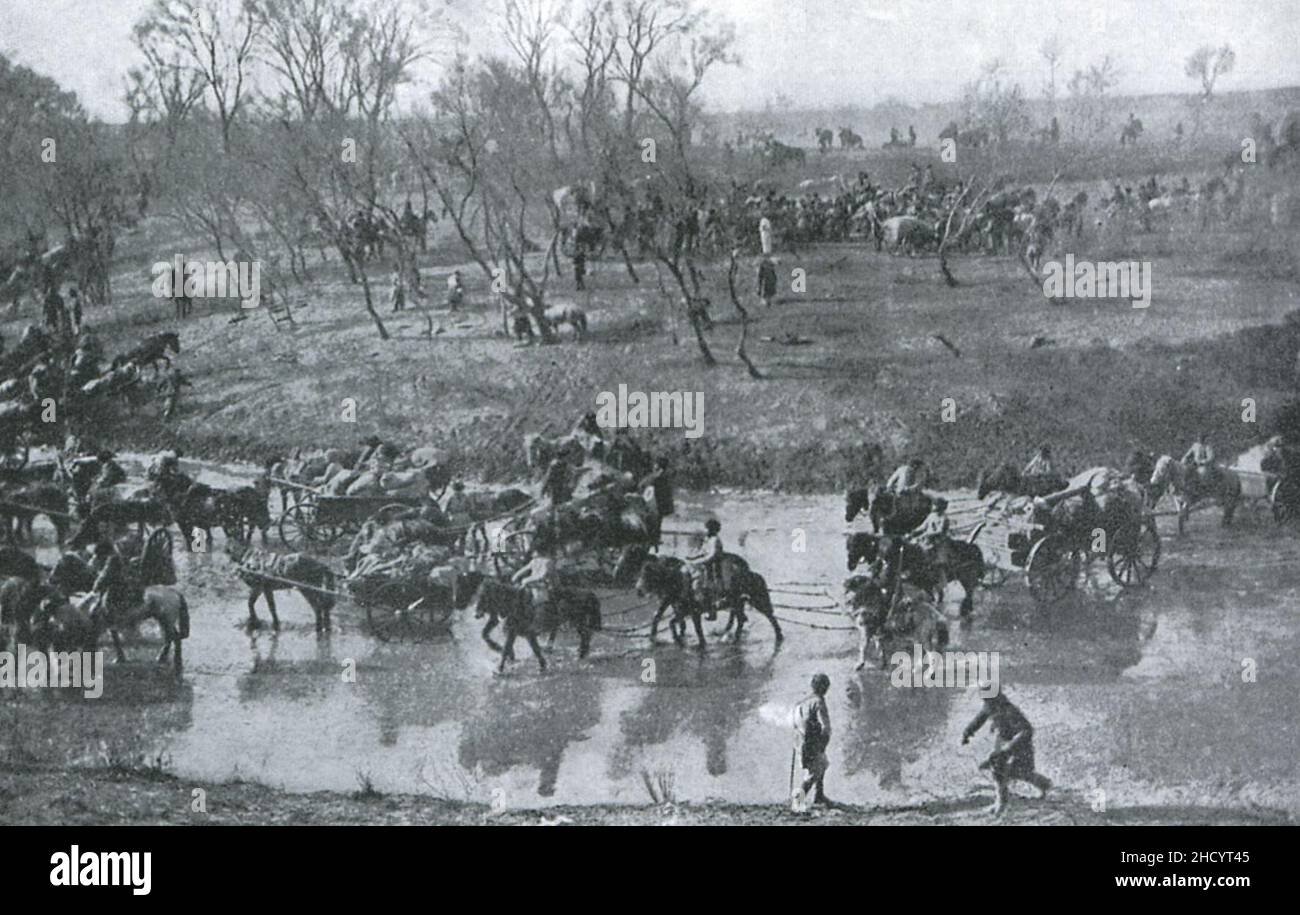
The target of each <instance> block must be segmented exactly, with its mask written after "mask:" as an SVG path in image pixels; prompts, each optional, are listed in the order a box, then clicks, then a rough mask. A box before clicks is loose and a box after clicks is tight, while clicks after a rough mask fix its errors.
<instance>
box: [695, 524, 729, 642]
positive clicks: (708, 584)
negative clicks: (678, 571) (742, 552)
mask: <svg viewBox="0 0 1300 915" xmlns="http://www.w3.org/2000/svg"><path fill="white" fill-rule="evenodd" d="M721 531H722V524H721V523H720V522H719V521H718V520H717V519H716V518H710V519H709V520H708V521H706V522H704V542H703V543H701V544H700V551H699V552H698V553H695V554H694V555H692V556H687V557H686V561H687V563H689V564H690V569H691V589H692V590H693V591H694V592H695V597H696V599H697V600H698V601H699V602H700V604H701V605H702V606H703V607H704V609H705V614H704V618H705V619H708V620H715V619H717V618H718V608H717V602H716V596H717V594H718V592H719V591H720V590H721V589H722V553H723V550H722V538H721V537H720V536H719V534H720V533H721Z"/></svg>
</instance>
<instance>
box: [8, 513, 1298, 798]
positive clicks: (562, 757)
mask: <svg viewBox="0 0 1300 915" xmlns="http://www.w3.org/2000/svg"><path fill="white" fill-rule="evenodd" d="M680 509H681V512H682V517H680V518H675V519H674V520H673V525H672V526H673V528H678V529H688V530H694V529H695V528H697V527H698V526H699V524H698V522H699V520H700V519H701V518H703V517H705V516H706V515H708V514H716V515H717V516H718V517H719V518H720V519H721V520H722V523H723V533H724V538H726V539H727V543H728V545H729V547H730V548H731V549H733V550H735V551H737V552H739V553H741V554H742V555H743V556H744V557H745V558H746V559H747V560H749V562H750V563H751V564H752V565H753V566H754V568H755V569H756V570H758V571H760V572H761V573H762V574H763V575H764V577H765V578H767V580H768V582H769V583H770V584H771V585H772V586H773V587H774V588H778V589H779V588H780V587H781V583H782V582H798V583H811V582H816V583H820V584H819V585H816V586H814V587H813V588H812V589H811V590H818V589H819V588H820V587H826V588H828V589H829V590H830V592H831V593H834V594H838V593H839V585H840V582H841V581H842V579H843V578H844V577H845V573H844V570H843V561H844V554H843V531H842V520H841V519H842V518H843V505H842V499H841V498H840V497H836V496H825V497H789V496H780V497H777V496H770V495H747V496H735V495H728V496H720V497H717V498H710V499H708V500H698V501H696V502H694V503H692V502H691V501H690V500H689V499H684V500H683V501H682V502H681V504H680ZM796 529H797V530H801V531H803V532H805V533H806V544H807V549H806V550H805V551H799V550H798V549H797V548H795V547H793V546H792V544H793V543H795V542H796V541H795V540H794V539H793V538H792V536H791V533H792V531H794V530H796ZM742 534H745V536H743V537H742V536H741V535H742ZM1293 538H1294V534H1287V533H1286V532H1285V531H1280V530H1278V529H1276V528H1274V527H1273V526H1272V525H1271V524H1258V525H1250V524H1249V523H1248V522H1243V523H1242V525H1241V527H1240V529H1236V530H1234V531H1233V532H1232V534H1231V536H1230V537H1229V536H1226V535H1223V534H1222V533H1221V532H1220V531H1219V530H1218V528H1217V527H1216V526H1215V524H1213V523H1206V522H1203V521H1202V520H1201V519H1200V517H1199V516H1198V517H1197V518H1195V519H1194V522H1193V525H1192V527H1191V528H1190V530H1189V534H1188V536H1187V537H1185V538H1183V539H1182V540H1179V541H1175V540H1174V539H1173V538H1172V537H1171V538H1168V539H1167V540H1166V544H1165V547H1166V548H1165V552H1164V556H1163V557H1162V561H1161V570H1160V571H1159V572H1158V573H1157V576H1156V578H1155V579H1154V581H1153V585H1152V587H1151V588H1150V589H1148V590H1146V591H1144V592H1142V593H1140V594H1136V595H1124V596H1122V597H1120V596H1117V595H1116V593H1115V589H1114V588H1113V587H1111V586H1109V585H1108V583H1107V582H1106V580H1105V574H1104V569H1102V568H1100V567H1098V568H1094V569H1093V570H1092V571H1093V574H1092V579H1091V581H1090V582H1089V583H1088V584H1087V585H1086V586H1085V587H1083V588H1082V589H1081V590H1080V592H1079V593H1078V594H1075V595H1071V596H1069V597H1067V598H1066V599H1064V600H1062V601H1061V602H1059V603H1057V604H1055V605H1052V606H1050V607H1036V606H1035V605H1034V603H1033V601H1032V600H1031V599H1030V598H1029V596H1028V594H1027V592H1026V589H1025V587H1024V584H1023V578H1022V577H1021V576H1013V577H1012V578H1011V580H1010V581H1008V583H1007V584H1006V585H1004V586H1003V587H1002V588H1000V589H997V590H994V591H986V590H981V591H980V592H979V593H978V594H977V596H976V614H975V619H974V622H973V625H972V626H970V627H969V628H960V627H956V626H954V628H953V637H954V646H953V647H954V648H960V649H962V650H977V651H994V650H996V651H998V652H999V654H1000V658H1001V664H1000V673H1001V677H1002V680H1003V683H1004V685H1005V686H1006V687H1007V688H1008V691H1009V693H1010V695H1011V696H1012V698H1013V700H1014V701H1015V702H1016V703H1017V704H1018V705H1020V706H1021V708H1023V709H1024V710H1025V712H1026V714H1028V715H1029V717H1030V719H1031V720H1032V721H1033V723H1034V725H1035V728H1036V737H1035V742H1036V745H1037V750H1038V755H1039V760H1040V764H1041V766H1042V768H1043V771H1044V772H1046V773H1047V774H1048V775H1049V776H1051V777H1052V778H1053V779H1054V780H1056V781H1057V782H1058V783H1059V784H1061V785H1062V786H1063V788H1064V789H1067V790H1068V789H1075V790H1082V789H1083V788H1085V787H1087V786H1091V785H1104V786H1105V787H1106V790H1107V796H1108V798H1110V799H1111V801H1112V802H1113V803H1115V804H1123V803H1125V798H1126V797H1127V798H1129V799H1130V800H1129V801H1128V802H1129V803H1131V802H1132V801H1133V799H1140V800H1142V801H1144V802H1146V801H1150V802H1153V803H1154V802H1157V800H1158V799H1159V798H1160V797H1161V795H1162V792H1165V793H1167V794H1168V795H1169V796H1170V797H1176V798H1179V799H1186V798H1188V797H1192V798H1194V799H1195V800H1196V801H1197V802H1198V803H1202V802H1203V803H1261V804H1266V805H1270V806H1275V807H1283V808H1286V809H1291V810H1295V809H1297V808H1300V772H1298V767H1297V760H1296V758H1295V756H1294V753H1293V752H1292V749H1293V748H1292V744H1291V742H1290V741H1288V740H1285V739H1277V735H1278V733H1279V731H1278V729H1279V727H1291V726H1293V723H1294V722H1295V721H1296V720H1298V719H1300V709H1297V704H1298V703H1300V692H1298V691H1297V689H1296V684H1297V682H1300V662H1298V661H1297V658H1300V636H1298V635H1297V628H1296V625H1295V617H1296V607H1297V602H1298V600H1300V598H1298V597H1297V595H1300V563H1296V562H1295V558H1296V555H1297V548H1296V546H1295V541H1294V539H1293ZM51 557H52V551H50V550H46V551H44V552H43V554H42V555H41V556H40V557H39V558H41V559H42V561H49V560H50V558H51ZM178 563H179V565H180V570H179V571H180V576H181V581H182V586H183V588H184V590H185V593H186V597H187V599H188V600H189V602H190V606H191V610H192V623H193V631H192V636H191V638H190V640H189V641H188V643H187V644H186V651H185V659H186V670H185V675H184V679H183V681H182V682H181V683H177V682H176V681H175V680H174V679H173V678H172V677H171V673H170V670H162V669H158V668H156V667H155V666H154V665H153V664H152V662H151V660H148V659H149V658H150V654H151V652H150V651H149V650H147V649H146V648H145V647H144V646H140V647H139V648H138V649H136V650H133V651H132V652H131V658H132V660H131V662H130V663H128V664H126V665H122V666H117V665H111V664H110V665H108V666H107V667H106V675H107V682H106V685H105V692H104V697H103V698H102V699H99V700H83V699H80V698H76V697H72V696H64V695H59V694H57V693H53V692H38V693H35V694H22V695H15V693H17V692H18V691H6V692H5V694H4V695H0V724H3V726H0V753H5V752H8V753H10V754H17V755H23V754H26V756H27V757H33V756H34V757H35V758H37V759H39V760H41V761H42V762H45V763H51V764H59V763H67V762H71V763H74V764H84V765H94V764H96V763H95V760H96V754H97V753H99V752H100V750H99V748H100V745H101V742H102V743H104V744H105V745H108V746H109V748H110V752H111V753H114V754H116V753H118V752H119V750H121V751H122V752H126V751H127V750H128V744H129V745H130V748H129V749H130V752H136V751H138V752H140V753H144V754H151V755H157V754H159V753H162V754H165V755H166V756H167V757H168V758H169V759H170V760H171V771H173V772H174V773H175V774H177V775H180V776H182V777H194V778H211V779H218V780H220V779H225V778H229V777H231V775H232V774H237V775H240V776H242V777H246V778H254V779H257V780H259V781H262V782H266V783H268V784H272V785H277V786H284V787H286V788H289V789H291V790H302V791H308V790H318V789H322V788H325V789H333V790H343V791H349V790H353V789H355V788H356V785H357V775H358V773H363V772H364V773H369V774H370V775H372V776H374V778H375V783H376V786H377V787H378V788H379V789H380V790H383V791H388V792H395V791H403V792H412V793H421V792H426V791H441V792H442V793H444V794H447V796H453V797H457V796H465V797H473V798H474V799H476V800H490V799H491V798H492V797H493V793H494V792H495V791H497V790H498V789H509V790H511V791H514V792H515V793H516V794H526V795H527V797H526V798H523V797H521V798H520V802H521V803H524V802H526V803H531V804H536V803H539V802H550V803H582V802H593V801H603V800H616V801H629V802H640V801H644V800H645V794H644V792H643V789H642V785H641V778H642V773H643V772H645V771H650V772H657V771H665V770H666V771H670V772H671V774H672V776H673V781H674V784H675V792H676V794H677V796H678V797H680V798H681V799H683V800H703V799H705V798H708V797H723V798H728V799H733V800H738V801H744V802H777V801H779V800H780V799H782V798H783V796H784V791H785V790H786V787H787V780H788V774H789V760H790V746H791V740H792V737H791V733H790V727H789V723H788V714H787V713H788V710H789V708H790V707H792V706H793V705H794V703H795V702H797V701H798V700H799V699H801V698H802V697H804V696H805V695H807V692H808V681H809V678H810V677H811V676H812V674H814V673H816V672H818V671H824V672H826V673H828V674H829V675H830V676H831V679H832V681H833V682H832V690H831V715H832V720H833V725H834V729H835V731H834V737H833V739H832V745H831V766H832V768H831V771H830V774H829V778H828V790H829V791H830V793H831V795H832V796H833V797H836V798H837V799H842V800H845V801H848V802H873V801H877V800H881V798H880V795H881V794H887V795H888V796H889V799H890V800H904V799H910V798H925V797H936V796H939V797H963V796H965V795H966V794H968V792H969V791H970V790H971V786H972V785H973V784H975V783H977V782H978V783H979V784H980V785H982V784H983V782H982V780H981V777H980V776H979V775H978V774H977V773H975V772H974V766H973V761H974V760H975V759H976V756H975V751H974V750H972V748H964V749H963V748H960V747H959V740H960V729H961V726H962V725H964V724H965V723H966V721H967V720H968V719H969V717H970V715H971V714H973V711H974V708H975V703H974V702H973V701H972V699H971V697H970V696H968V695H966V694H965V693H963V692H961V691H955V690H946V689H896V688H893V687H891V686H890V685H889V678H888V674H887V673H882V672H880V671H878V670H867V671H864V672H862V673H861V674H854V673H853V672H852V670H851V667H852V664H853V660H854V647H855V635H854V634H853V633H851V632H837V631H823V630H817V629H811V628H808V627H805V626H799V625H797V623H795V622H790V623H787V624H785V625H784V628H785V629H786V641H785V643H784V644H783V645H782V647H781V649H780V650H779V651H776V650H775V646H774V640H773V639H772V634H771V631H770V629H769V628H768V627H767V625H766V623H765V622H764V621H762V620H761V619H759V618H755V619H754V625H753V626H752V627H749V629H748V631H747V634H746V637H745V640H744V642H743V643H742V644H741V645H740V646H733V645H730V644H723V643H720V642H718V641H717V640H716V639H714V638H710V642H709V646H708V650H707V651H706V652H705V653H704V654H703V655H700V654H698V653H697V652H696V651H695V650H694V649H693V648H687V649H680V648H677V647H676V646H674V645H672V644H671V643H669V642H668V641H667V640H666V637H665V638H664V641H663V642H662V643H661V644H660V645H658V646H657V647H653V648H652V647H651V646H650V645H649V644H648V643H647V642H646V640H644V639H642V638H639V637H633V638H619V637H617V636H616V635H615V634H614V633H613V632H611V631H606V632H605V633H602V634H598V635H597V637H596V639H595V641H594V643H593V656H592V658H590V659H588V660H585V661H578V660H577V658H576V652H575V650H574V639H573V636H572V634H566V635H563V636H561V639H560V642H559V645H558V647H557V649H556V651H555V652H554V653H553V654H552V655H551V660H552V662H553V663H552V669H551V670H550V671H548V672H547V673H546V674H545V675H539V674H538V673H537V671H536V669H535V666H534V665H533V664H532V663H531V659H530V658H529V657H528V654H527V652H526V651H525V652H524V653H523V655H522V656H521V660H520V662H519V663H517V664H516V665H514V667H513V668H511V670H510V671H509V672H508V673H507V674H506V675H505V676H501V677H498V676H494V674H493V667H494V663H495V660H496V659H495V656H493V655H491V653H490V652H488V650H487V649H486V648H485V647H484V646H483V644H482V642H481V640H480V639H479V638H478V627H476V626H474V625H473V624H472V621H470V620H465V619H459V620H456V621H455V622H454V625H453V635H452V637H451V638H447V639H441V640H438V641H435V642H429V643H423V644H402V645H396V644H394V645H388V644H382V643H379V642H376V641H375V640H373V639H371V638H369V637H367V636H366V635H365V634H364V632H363V629H362V625H361V613H360V611H358V610H356V608H354V607H351V606H350V605H349V604H348V603H347V602H344V603H342V604H341V605H340V608H339V611H338V612H336V614H335V617H334V618H335V631H334V632H333V633H331V634H330V635H328V636H326V637H322V638H317V637H316V635H315V634H314V632H312V631H311V626H310V622H309V621H310V620H311V613H310V610H309V609H308V608H307V606H306V605H305V603H303V602H302V601H301V598H300V597H299V596H297V595H295V594H289V595H286V596H285V597H284V598H283V603H284V605H285V613H284V614H283V616H284V619H285V620H286V626H285V628H284V629H283V630H282V631H281V632H280V633H278V634H276V633H272V632H268V631H260V632H255V633H251V634H250V633H248V632H246V631H245V630H244V629H243V628H242V627H241V623H242V621H243V620H244V618H245V616H246V612H245V605H244V594H245V592H244V591H243V589H242V586H241V585H240V584H239V583H238V582H237V581H236V580H235V579H234V577H233V575H231V574H230V572H229V569H228V567H227V565H226V564H225V562H224V560H223V559H221V558H218V557H214V556H198V557H190V556H187V555H185V554H184V553H181V554H178ZM805 590H809V589H808V588H807V587H806V586H805ZM621 599H622V598H620V600H621ZM774 599H775V600H776V601H777V602H778V603H791V602H794V603H798V602H799V600H798V599H797V598H793V597H790V596H788V595H787V596H784V597H783V596H781V595H779V594H777V595H774ZM814 602H818V603H824V600H817V601H814ZM636 603H637V601H635V600H633V601H632V602H630V603H628V604H626V606H633V605H634V604H636ZM616 604H617V601H611V602H609V603H607V607H609V606H615V605H616ZM639 612H640V611H638V613H639ZM778 613H779V614H780V615H782V616H784V617H786V618H787V619H793V620H797V619H800V615H799V613H798V611H793V610H778ZM803 619H805V620H809V619H810V618H809V617H806V616H805V617H803ZM811 620H812V621H813V622H816V623H821V624H830V625H835V624H838V623H839V622H841V621H840V620H839V619H838V618H836V617H834V616H819V617H814V618H811ZM641 621H642V617H641V616H639V615H629V616H620V617H613V616H611V618H609V619H607V622H606V625H607V627H609V629H614V628H628V627H634V626H636V625H637V624H639V623H640V622H641ZM1247 659H1248V660H1250V661H1251V662H1252V663H1253V664H1254V665H1256V667H1257V669H1258V672H1259V673H1258V676H1257V678H1256V679H1255V680H1254V681H1251V682H1246V681H1244V680H1243V678H1242V665H1243V661H1244V660H1247ZM647 660H653V661H654V662H655V665H654V666H655V678H654V682H653V683H647V682H644V680H643V679H642V675H643V673H644V671H645V667H644V662H645V661H647ZM349 662H351V668H352V669H354V670H355V674H356V675H355V678H354V679H348V678H345V677H344V672H345V669H347V668H348V667H349ZM967 750H969V751H970V752H965V751H967ZM532 770H536V771H537V772H538V776H537V779H536V783H535V784H534V783H533V779H532V774H531V773H532ZM422 772H431V773H433V775H432V776H431V777H432V778H434V779H435V781H436V782H437V784H436V785H434V784H432V783H431V782H426V781H423V780H422V777H421V773H422ZM521 780H522V782H523V784H521Z"/></svg>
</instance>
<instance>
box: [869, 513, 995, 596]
mask: <svg viewBox="0 0 1300 915" xmlns="http://www.w3.org/2000/svg"><path fill="white" fill-rule="evenodd" d="M978 533H979V528H976V529H975V530H974V531H972V532H971V534H970V536H969V537H968V538H967V539H966V540H952V539H950V540H948V541H946V542H945V543H942V544H940V545H939V546H938V547H936V548H935V549H934V550H933V551H930V550H925V549H922V548H921V547H920V546H919V545H917V544H915V543H910V542H908V541H906V540H902V539H901V538H898V537H891V536H889V535H885V536H878V535H876V534H868V533H856V534H851V535H850V536H849V539H848V541H847V543H846V544H845V548H846V553H847V558H848V568H849V571H850V572H852V571H853V570H854V569H856V568H857V567H858V566H859V565H861V564H863V563H866V564H867V565H870V564H872V563H874V562H875V561H876V560H877V559H878V558H880V557H881V556H884V557H886V559H887V560H888V562H889V563H890V565H891V566H892V567H893V569H894V570H895V571H901V572H902V577H903V580H904V581H909V582H911V583H912V584H914V585H916V586H917V587H918V588H921V589H923V590H925V591H926V592H928V593H930V594H931V595H933V596H934V599H935V600H936V601H942V600H943V592H944V588H945V587H947V584H948V582H949V581H956V582H958V583H959V584H960V585H961V587H962V591H963V592H964V596H963V597H962V601H961V615H962V616H969V615H970V614H971V613H972V612H973V611H974V610H975V589H976V588H977V587H978V586H979V583H980V579H981V578H983V577H984V552H983V551H982V550H981V549H980V548H979V547H978V546H977V545H976V544H975V542H974V540H975V536H976V535H977V534H978Z"/></svg>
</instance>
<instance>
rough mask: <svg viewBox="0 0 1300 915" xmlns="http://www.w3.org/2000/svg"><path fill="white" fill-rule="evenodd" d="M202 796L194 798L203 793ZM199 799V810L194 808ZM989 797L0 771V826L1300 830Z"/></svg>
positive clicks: (1199, 811) (1270, 817)
mask: <svg viewBox="0 0 1300 915" xmlns="http://www.w3.org/2000/svg"><path fill="white" fill-rule="evenodd" d="M200 791H201V792H202V794H198V793H197V792H200ZM199 798H201V799H202V804H201V806H202V807H203V808H204V809H202V810H196V809H195V807H196V806H199V800H198V799H199ZM990 800H991V791H975V792H972V794H971V795H970V796H969V797H967V798H962V799H954V800H951V801H945V800H936V801H932V802H927V803H924V804H918V805H915V806H902V807H857V806H853V805H851V804H840V805H838V806H837V807H835V808H834V809H826V810H819V811H817V812H816V813H814V814H811V815H800V814H795V813H791V812H789V811H788V810H786V809H784V808H783V807H782V806H781V805H779V804H771V805H762V806H758V805H740V804H726V803H707V804H672V803H669V804H656V805H645V806H631V805H616V804H593V805H589V806H564V807H547V808H536V809H521V810H513V809H507V810H501V811H493V810H492V809H491V808H490V807H489V806H488V805H486V804H467V803H462V802H457V801H448V800H441V799H437V798H431V797H422V796H416V795H384V794H379V793H375V792H373V791H372V792H370V793H365V792H356V793H353V794H341V793H336V792H328V791H318V792H314V793H310V794H291V793H288V792H284V791H278V790H276V789H274V788H269V787H266V786H264V785H257V784H252V783H248V782H236V783H225V784H210V783H199V782H194V781H190V780H181V779H176V778H172V777H171V776H168V775H160V774H158V773H156V772H153V771H149V770H145V771H141V772H116V773H114V772H105V771H98V770H88V769H78V768H65V769H26V768H20V767H0V825H9V824H20V823H21V824H24V825H61V826H88V825H107V826H127V825H131V826H150V825H158V826H161V825H186V824H189V825H209V826H241V825H273V826H289V825H298V826H301V825H332V826H338V825H372V826H378V825H391V826H398V825H409V826H431V825H448V826H471V825H495V826H557V825H575V826H596V825H609V826H694V825H699V826H722V825H772V826H778V825H825V826H831V825H833V826H872V825H874V826H919V825H930V826H941V825H980V824H987V823H989V822H1002V823H1006V824H1011V825H1067V824H1068V825H1078V826H1108V825H1110V826H1119V825H1124V826H1136V825H1176V824H1205V825H1220V826H1228V825H1237V826H1247V825H1295V821H1294V819H1292V818H1291V817H1288V816H1287V815H1286V814H1284V813H1281V812H1278V811H1270V810H1265V809H1251V810H1236V809H1222V808H1210V807H1192V806H1189V807H1159V806H1143V807H1131V808H1118V809H1114V810H1108V811H1104V812H1098V811H1094V810H1093V809H1091V807H1090V806H1089V804H1088V802H1087V800H1086V799H1084V798H1082V797H1078V796H1074V795H1073V793H1071V792H1057V793H1056V794H1055V795H1053V796H1049V798H1047V799H1046V800H1031V799H1029V798H1027V797H1017V798H1015V799H1014V800H1013V801H1012V803H1011V804H1009V805H1008V809H1007V810H1006V811H1005V813H1004V814H1003V816H1002V817H1001V818H999V819H998V820H997V821H994V820H993V819H992V818H991V817H990V816H989V815H988V814H987V813H986V812H985V810H986V808H987V806H988V804H989V802H990Z"/></svg>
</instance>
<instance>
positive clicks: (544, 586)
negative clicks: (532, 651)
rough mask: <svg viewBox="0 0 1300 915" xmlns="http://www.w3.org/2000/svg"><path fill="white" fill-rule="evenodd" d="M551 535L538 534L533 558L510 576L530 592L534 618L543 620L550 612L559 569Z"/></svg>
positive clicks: (514, 582) (514, 581) (516, 583)
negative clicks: (553, 588) (552, 593)
mask: <svg viewBox="0 0 1300 915" xmlns="http://www.w3.org/2000/svg"><path fill="white" fill-rule="evenodd" d="M552 553H553V551H552V549H551V539H550V537H549V536H542V535H540V534H539V535H538V536H537V537H536V539H535V540H534V541H533V555H532V558H531V559H529V560H528V562H527V563H526V564H525V565H524V566H523V568H521V569H520V570H519V571H517V572H515V574H514V575H512V576H511V577H510V581H511V583H512V584H515V585H519V586H520V587H522V588H524V589H525V590H526V591H527V592H528V596H529V599H530V600H531V601H532V604H533V614H534V619H537V620H541V619H543V618H544V617H545V616H546V614H547V613H548V612H549V607H548V605H549V603H550V600H551V588H552V587H553V586H554V585H555V582H556V579H557V577H558V573H559V569H558V567H557V566H556V563H555V557H554V556H553V555H552Z"/></svg>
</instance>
